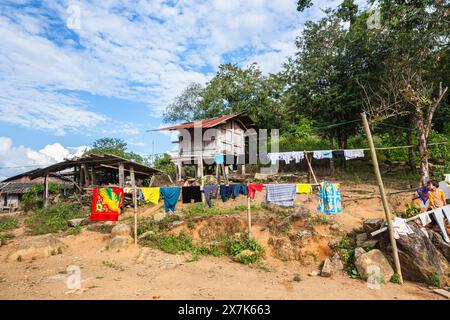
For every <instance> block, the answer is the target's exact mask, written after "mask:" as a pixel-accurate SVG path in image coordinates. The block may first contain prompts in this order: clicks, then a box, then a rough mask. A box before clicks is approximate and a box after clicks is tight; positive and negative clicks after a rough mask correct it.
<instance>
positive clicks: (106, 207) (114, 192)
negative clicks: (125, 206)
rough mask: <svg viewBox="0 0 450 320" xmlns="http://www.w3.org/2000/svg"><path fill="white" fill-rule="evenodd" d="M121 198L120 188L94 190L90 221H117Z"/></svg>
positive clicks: (122, 195) (122, 194)
mask: <svg viewBox="0 0 450 320" xmlns="http://www.w3.org/2000/svg"><path fill="white" fill-rule="evenodd" d="M123 197H124V193H123V189H121V188H94V190H93V196H92V210H91V221H118V220H119V212H120V207H121V206H122V202H123Z"/></svg>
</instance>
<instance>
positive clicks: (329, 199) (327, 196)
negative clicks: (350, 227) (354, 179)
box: [317, 181, 342, 214]
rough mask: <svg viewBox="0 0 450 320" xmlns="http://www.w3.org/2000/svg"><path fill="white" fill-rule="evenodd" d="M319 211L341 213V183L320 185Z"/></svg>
mask: <svg viewBox="0 0 450 320" xmlns="http://www.w3.org/2000/svg"><path fill="white" fill-rule="evenodd" d="M317 210H318V211H321V212H323V213H330V214H331V213H341V212H342V204H341V190H340V185H339V183H329V182H327V181H325V182H322V183H321V184H320V191H319V206H318V207H317Z"/></svg>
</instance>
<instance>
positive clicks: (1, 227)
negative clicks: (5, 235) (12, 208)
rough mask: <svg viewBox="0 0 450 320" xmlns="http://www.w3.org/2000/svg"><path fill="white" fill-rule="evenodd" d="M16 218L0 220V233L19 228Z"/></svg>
mask: <svg viewBox="0 0 450 320" xmlns="http://www.w3.org/2000/svg"><path fill="white" fill-rule="evenodd" d="M17 223H18V222H17V218H16V217H4V218H2V219H1V220H0V232H2V231H7V230H12V229H16V228H17Z"/></svg>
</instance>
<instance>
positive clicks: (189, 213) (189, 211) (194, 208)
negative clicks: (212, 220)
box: [183, 203, 259, 219]
mask: <svg viewBox="0 0 450 320" xmlns="http://www.w3.org/2000/svg"><path fill="white" fill-rule="evenodd" d="M251 209H252V210H258V209H259V206H256V205H252V206H251ZM243 211H247V206H246V205H237V206H235V207H233V208H220V207H216V206H215V205H212V207H211V208H210V207H208V206H207V205H205V204H204V203H196V204H193V205H190V206H189V207H187V208H185V209H183V216H184V217H185V218H187V219H189V218H194V217H212V216H220V215H233V214H240V213H242V212H243Z"/></svg>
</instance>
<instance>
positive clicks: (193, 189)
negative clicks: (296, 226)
mask: <svg viewBox="0 0 450 320" xmlns="http://www.w3.org/2000/svg"><path fill="white" fill-rule="evenodd" d="M182 198H183V203H191V202H192V200H194V202H202V191H201V190H200V186H189V187H183V196H182Z"/></svg>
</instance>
